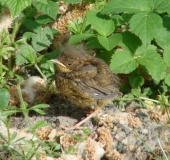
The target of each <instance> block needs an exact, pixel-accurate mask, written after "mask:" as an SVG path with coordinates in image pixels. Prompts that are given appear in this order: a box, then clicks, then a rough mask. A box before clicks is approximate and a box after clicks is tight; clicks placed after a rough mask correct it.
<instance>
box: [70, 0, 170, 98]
mask: <svg viewBox="0 0 170 160" xmlns="http://www.w3.org/2000/svg"><path fill="white" fill-rule="evenodd" d="M95 5H96V4H95ZM98 5H103V6H102V7H96V6H95V7H96V8H97V9H96V8H95V9H94V10H92V11H88V12H87V13H86V27H85V28H86V29H84V30H82V32H81V33H75V32H73V33H74V34H75V35H73V36H72V37H71V38H70V40H69V42H70V43H71V44H74V43H79V42H81V41H83V42H84V43H86V45H87V47H89V48H91V49H97V52H98V54H99V55H97V57H102V58H103V59H104V60H105V61H106V62H108V63H109V64H110V68H111V70H113V71H114V72H115V73H118V74H130V76H128V77H129V78H128V83H127V85H130V87H131V89H135V88H141V87H145V85H146V86H147V83H148V79H149V81H152V85H151V86H150V87H151V88H152V87H153V86H154V87H156V85H159V86H162V87H163V86H165V85H166V86H167V87H168V88H170V80H169V77H170V73H169V68H170V66H169V64H170V63H169V62H170V58H169V57H170V56H169V51H170V50H169V48H170V38H169V37H170V32H169V30H170V24H169V20H170V16H169V14H170V10H169V9H170V1H169V0H164V1H161V0H158V1H157V0H150V1H147V0H144V1H136V0H127V1H124V0H111V1H110V2H108V3H103V4H101V3H98ZM70 30H71V29H70ZM101 50H102V54H101ZM108 51H109V52H108ZM100 55H102V56H100ZM146 77H148V79H145V78H146ZM162 82H164V83H162ZM150 84H151V83H150ZM163 88H165V87H163ZM163 88H162V89H163ZM129 91H130V90H129ZM143 91H144V90H142V92H143ZM162 91H163V92H164V91H165V90H164V89H163V90H162ZM156 92H157V91H154V92H153V96H154V94H155V96H156V95H157V94H159V93H158V92H157V93H156Z"/></svg>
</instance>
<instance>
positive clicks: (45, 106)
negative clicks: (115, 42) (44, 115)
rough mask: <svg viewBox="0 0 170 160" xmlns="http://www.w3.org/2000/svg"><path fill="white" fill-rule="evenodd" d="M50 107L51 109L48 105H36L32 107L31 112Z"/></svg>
mask: <svg viewBox="0 0 170 160" xmlns="http://www.w3.org/2000/svg"><path fill="white" fill-rule="evenodd" d="M48 107H49V105H48V104H38V105H35V106H33V107H31V108H30V110H33V109H40V108H48Z"/></svg>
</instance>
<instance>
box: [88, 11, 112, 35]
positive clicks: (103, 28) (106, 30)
mask: <svg viewBox="0 0 170 160" xmlns="http://www.w3.org/2000/svg"><path fill="white" fill-rule="evenodd" d="M86 16H87V21H88V22H89V23H90V24H91V25H92V26H93V27H94V29H95V30H96V31H97V32H98V33H99V34H101V35H102V36H105V37H106V36H109V35H110V34H111V33H112V32H113V31H114V29H115V26H114V22H113V20H112V19H110V18H109V17H108V16H105V15H101V14H100V13H97V12H94V11H88V12H87V13H86Z"/></svg>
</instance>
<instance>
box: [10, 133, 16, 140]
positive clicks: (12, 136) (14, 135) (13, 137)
mask: <svg viewBox="0 0 170 160" xmlns="http://www.w3.org/2000/svg"><path fill="white" fill-rule="evenodd" d="M16 136H17V132H14V133H13V134H12V135H11V138H10V141H11V142H13V140H14V139H15V138H16Z"/></svg>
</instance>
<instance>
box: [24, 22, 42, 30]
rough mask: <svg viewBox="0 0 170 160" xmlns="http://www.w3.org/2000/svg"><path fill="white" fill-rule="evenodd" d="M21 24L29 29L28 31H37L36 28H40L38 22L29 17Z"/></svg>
mask: <svg viewBox="0 0 170 160" xmlns="http://www.w3.org/2000/svg"><path fill="white" fill-rule="evenodd" d="M23 25H24V26H25V27H26V28H27V29H28V30H29V31H32V32H37V31H38V29H41V26H40V24H38V23H37V22H35V21H33V20H31V19H26V20H25V21H24V22H23Z"/></svg>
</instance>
